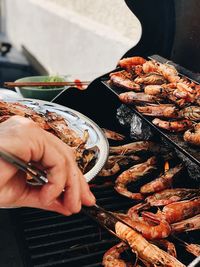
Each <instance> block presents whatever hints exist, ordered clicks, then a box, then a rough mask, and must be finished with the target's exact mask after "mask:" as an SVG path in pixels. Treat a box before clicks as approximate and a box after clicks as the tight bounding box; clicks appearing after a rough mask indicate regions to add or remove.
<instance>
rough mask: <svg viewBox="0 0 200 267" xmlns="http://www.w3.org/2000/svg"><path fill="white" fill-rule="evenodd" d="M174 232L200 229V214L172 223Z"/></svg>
mask: <svg viewBox="0 0 200 267" xmlns="http://www.w3.org/2000/svg"><path fill="white" fill-rule="evenodd" d="M171 227H172V232H173V233H182V232H189V231H194V230H199V229H200V214H198V215H196V216H194V217H191V218H189V219H186V220H182V221H180V222H176V223H172V224H171Z"/></svg>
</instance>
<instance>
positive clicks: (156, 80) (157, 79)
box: [134, 73, 166, 84]
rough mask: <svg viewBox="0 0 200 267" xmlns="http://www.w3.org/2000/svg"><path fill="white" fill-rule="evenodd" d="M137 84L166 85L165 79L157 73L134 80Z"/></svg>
mask: <svg viewBox="0 0 200 267" xmlns="http://www.w3.org/2000/svg"><path fill="white" fill-rule="evenodd" d="M134 82H135V83H137V84H163V83H166V80H165V78H164V77H163V76H162V75H160V74H158V73H148V74H145V75H143V76H140V77H137V78H135V79H134Z"/></svg>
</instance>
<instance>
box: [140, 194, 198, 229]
mask: <svg viewBox="0 0 200 267" xmlns="http://www.w3.org/2000/svg"><path fill="white" fill-rule="evenodd" d="M199 213H200V198H195V199H192V200H184V201H179V202H174V203H171V204H169V205H166V206H164V208H163V210H162V212H161V211H158V212H157V214H153V213H151V212H147V211H144V212H142V216H145V217H147V218H149V219H154V218H155V220H156V221H157V218H158V217H160V218H162V219H165V220H166V221H167V222H168V223H170V224H172V223H176V222H180V221H181V220H184V219H187V218H190V217H193V216H195V215H197V214H199Z"/></svg>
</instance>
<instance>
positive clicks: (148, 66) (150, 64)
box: [142, 60, 158, 73]
mask: <svg viewBox="0 0 200 267" xmlns="http://www.w3.org/2000/svg"><path fill="white" fill-rule="evenodd" d="M142 69H143V72H144V73H152V72H153V73H156V72H158V66H157V65H156V63H155V61H154V60H148V61H146V62H145V63H144V64H143V65H142Z"/></svg>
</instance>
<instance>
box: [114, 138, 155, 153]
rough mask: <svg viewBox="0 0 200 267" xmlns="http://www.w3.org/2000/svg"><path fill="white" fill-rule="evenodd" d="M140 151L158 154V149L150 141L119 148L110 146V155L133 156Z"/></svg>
mask: <svg viewBox="0 0 200 267" xmlns="http://www.w3.org/2000/svg"><path fill="white" fill-rule="evenodd" d="M141 151H151V152H158V151H159V147H158V146H156V144H155V143H153V142H151V141H138V142H132V143H129V144H125V145H121V146H110V154H118V155H119V154H124V155H127V154H133V153H136V152H141Z"/></svg>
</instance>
